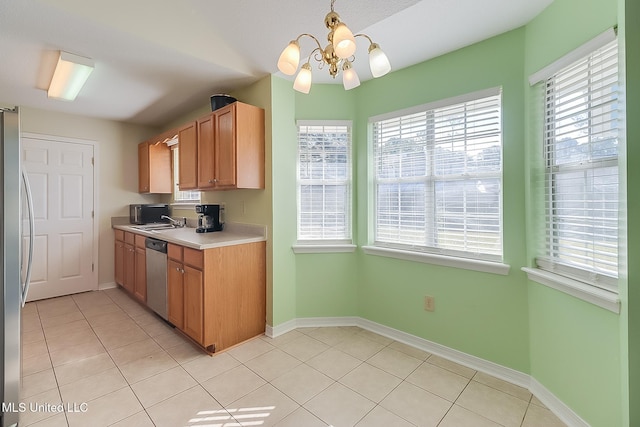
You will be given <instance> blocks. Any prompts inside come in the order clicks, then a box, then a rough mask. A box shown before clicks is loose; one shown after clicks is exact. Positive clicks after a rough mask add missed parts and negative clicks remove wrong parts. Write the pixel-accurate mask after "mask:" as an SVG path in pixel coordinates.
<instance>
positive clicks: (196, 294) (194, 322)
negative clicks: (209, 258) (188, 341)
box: [183, 265, 204, 343]
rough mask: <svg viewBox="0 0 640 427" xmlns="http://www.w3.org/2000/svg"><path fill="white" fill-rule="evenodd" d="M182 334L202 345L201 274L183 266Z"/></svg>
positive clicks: (200, 271) (202, 308) (202, 306)
mask: <svg viewBox="0 0 640 427" xmlns="http://www.w3.org/2000/svg"><path fill="white" fill-rule="evenodd" d="M183 275H184V332H185V333H186V334H187V335H189V336H190V337H191V338H193V339H194V340H196V342H199V343H203V338H204V335H203V331H204V313H203V311H204V304H203V280H202V278H203V274H202V270H196V269H195V268H193V267H189V266H188V265H185V266H184V273H183Z"/></svg>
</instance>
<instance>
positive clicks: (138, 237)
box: [136, 234, 147, 249]
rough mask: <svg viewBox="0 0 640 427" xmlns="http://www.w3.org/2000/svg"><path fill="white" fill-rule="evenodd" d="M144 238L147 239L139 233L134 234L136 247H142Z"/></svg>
mask: <svg viewBox="0 0 640 427" xmlns="http://www.w3.org/2000/svg"><path fill="white" fill-rule="evenodd" d="M146 239H147V238H146V237H144V236H143V235H141V234H136V248H142V249H144V241H145V240H146Z"/></svg>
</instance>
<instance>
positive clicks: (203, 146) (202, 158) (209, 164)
mask: <svg viewBox="0 0 640 427" xmlns="http://www.w3.org/2000/svg"><path fill="white" fill-rule="evenodd" d="M197 123H198V188H199V189H202V190H205V189H211V188H214V187H215V184H216V182H215V178H216V176H215V147H214V146H215V141H214V137H215V130H214V129H215V119H214V117H213V114H210V115H208V116H205V117H201V118H200V119H198V122H197Z"/></svg>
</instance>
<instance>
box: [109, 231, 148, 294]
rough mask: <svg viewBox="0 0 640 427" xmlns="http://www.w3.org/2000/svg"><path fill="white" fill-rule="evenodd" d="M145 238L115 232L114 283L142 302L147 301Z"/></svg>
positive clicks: (123, 232) (125, 232)
mask: <svg viewBox="0 0 640 427" xmlns="http://www.w3.org/2000/svg"><path fill="white" fill-rule="evenodd" d="M144 240H145V237H144V236H142V235H138V234H134V233H129V232H128V231H122V230H115V262H114V264H115V275H114V276H115V277H114V278H115V282H116V283H117V284H118V285H120V286H122V287H123V288H124V289H126V290H127V291H128V292H130V293H131V294H132V295H133V296H134V297H136V298H137V299H138V300H140V301H142V302H146V301H147V253H146V249H145V246H144Z"/></svg>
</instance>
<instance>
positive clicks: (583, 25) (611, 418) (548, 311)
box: [524, 0, 623, 427]
mask: <svg viewBox="0 0 640 427" xmlns="http://www.w3.org/2000/svg"><path fill="white" fill-rule="evenodd" d="M616 3H617V0H589V1H584V0H556V1H555V2H553V3H552V4H551V5H550V6H549V7H548V8H547V9H546V10H545V11H544V12H543V13H541V14H540V15H538V17H536V18H535V19H534V20H533V21H531V22H530V23H529V24H528V25H527V26H526V43H525V46H526V48H525V52H526V55H525V76H528V75H530V74H532V73H534V72H536V71H538V70H539V69H541V68H543V67H544V66H546V65H548V64H550V63H552V62H553V61H555V60H556V59H558V58H560V57H562V56H563V55H565V54H566V53H568V52H570V51H571V50H573V49H575V48H577V47H578V46H580V45H581V44H583V43H585V42H587V41H588V40H590V39H592V38H593V37H595V36H596V35H598V34H600V33H602V32H604V31H605V30H606V29H607V28H611V27H613V26H614V25H616V23H617V4H616ZM576 11H579V12H578V13H579V17H580V19H575V18H576V16H577V15H576ZM524 84H525V93H526V100H527V101H526V103H525V105H526V110H527V114H526V117H527V118H528V122H527V126H526V129H527V131H526V135H527V146H528V151H527V159H528V170H529V173H530V175H529V177H528V178H529V179H530V184H531V183H535V182H536V180H537V179H538V176H539V172H540V170H541V168H542V167H543V165H542V159H541V156H540V155H539V153H540V152H541V150H542V148H541V143H540V141H541V130H542V127H541V123H542V121H541V120H542V119H541V113H540V105H541V104H540V103H539V100H540V92H539V91H540V88H539V87H534V88H530V87H529V84H528V82H526V81H525V83H524ZM527 190H528V193H527V194H528V196H529V197H530V199H529V202H528V212H529V218H528V220H529V221H528V229H527V242H528V250H529V253H528V258H529V265H531V266H533V258H534V257H535V255H536V253H537V251H536V248H537V245H539V241H538V234H537V232H536V230H538V229H539V228H537V227H536V224H535V220H536V218H540V217H541V215H540V213H541V209H542V198H540V195H539V194H536V193H535V191H534V190H533V189H532V188H531V187H530V186H529V187H527ZM528 288H529V289H528V304H529V316H530V320H529V325H530V330H529V340H530V345H529V347H530V359H531V375H532V376H533V377H534V378H535V379H536V380H537V381H538V382H540V383H541V384H542V385H544V386H545V387H546V388H547V389H548V390H549V391H551V392H552V393H553V394H554V395H556V396H557V397H558V398H559V399H560V400H562V401H563V402H564V403H565V404H566V405H567V406H569V407H570V408H571V409H572V410H573V411H575V412H576V413H577V414H578V415H580V416H581V417H582V418H583V419H584V420H585V421H587V422H588V423H589V424H590V425H592V426H602V427H609V426H621V425H623V420H622V413H623V411H622V405H621V402H622V399H623V397H622V394H623V386H622V382H621V378H622V377H621V369H620V366H621V357H620V348H621V341H620V336H621V331H620V318H619V316H618V315H617V314H615V313H612V312H610V311H607V310H605V309H602V308H599V307H597V306H595V305H592V304H589V303H586V302H583V301H580V300H577V299H576V298H574V297H572V296H569V295H566V294H564V293H562V292H559V291H555V290H553V289H550V288H548V287H546V286H543V285H540V284H538V283H535V282H532V281H530V282H529V284H528Z"/></svg>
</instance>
